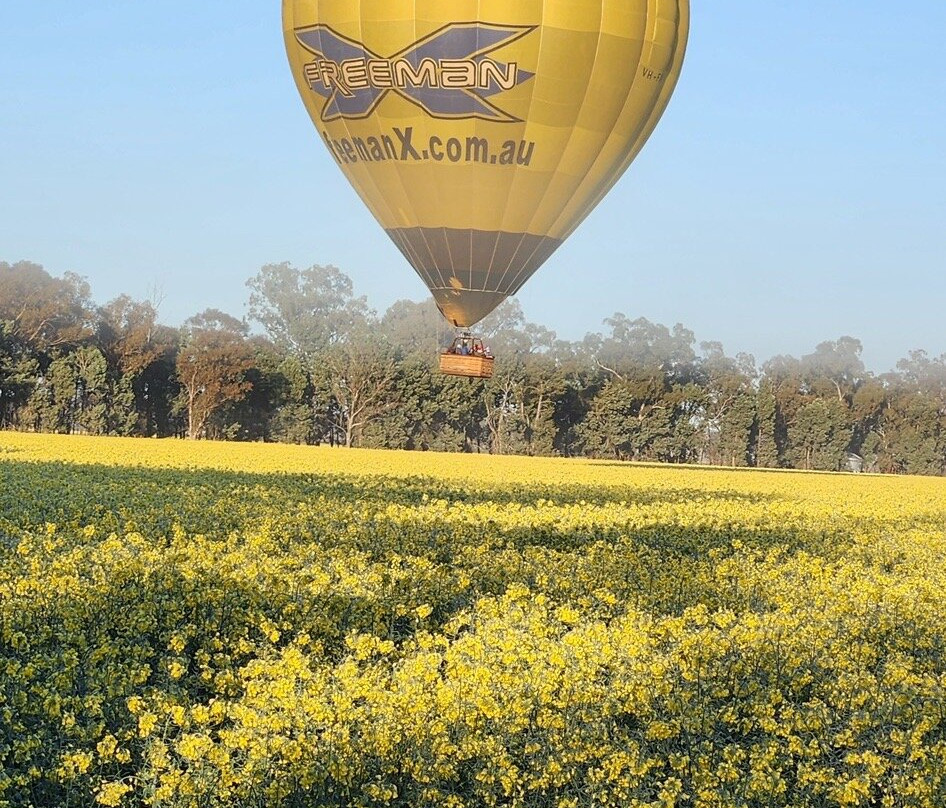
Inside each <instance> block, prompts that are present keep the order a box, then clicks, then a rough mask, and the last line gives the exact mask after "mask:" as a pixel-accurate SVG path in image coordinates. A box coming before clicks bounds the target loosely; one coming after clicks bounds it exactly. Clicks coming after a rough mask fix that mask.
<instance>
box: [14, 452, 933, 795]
mask: <svg viewBox="0 0 946 808" xmlns="http://www.w3.org/2000/svg"><path fill="white" fill-rule="evenodd" d="M0 553H2V564H0V764H2V765H0V806H95V805H105V806H120V805H122V806H161V807H167V808H184V806H187V807H188V808H198V806H200V807H204V806H206V807H208V808H210V807H211V806H213V807H214V808H216V807H218V806H219V807H220V808H223V806H228V807H229V806H253V807H254V808H255V807H259V808H263V807H264V806H265V807H266V808H269V806H275V807H277V808H281V807H282V806H293V807H297V808H303V806H305V807H306V808H308V807H309V806H312V807H313V808H315V807H317V806H365V807H367V806H372V807H373V806H379V807H380V806H403V808H421V807H422V806H423V807H425V808H426V807H428V806H429V808H434V806H437V807H438V808H439V807H440V806H444V808H461V807H462V806H468V807H469V808H473V806H510V807H511V806H522V807H523V808H525V807H526V806H529V807H535V808H540V807H541V808H546V807H548V808H577V807H578V806H614V808H618V807H620V808H624V807H625V806H628V807H631V806H637V807H638V808H640V807H642V806H652V807H653V808H658V806H659V807H661V808H670V807H671V806H681V808H682V807H684V806H685V807H687V808H689V807H691V806H692V807H693V808H710V807H711V806H712V807H714V808H730V807H741V806H744V807H746V808H749V807H750V806H752V807H758V808H762V806H768V807H770V808H771V807H772V806H792V807H793V808H794V807H796V806H797V807H798V808H801V807H802V806H806V807H807V806H812V807H814V806H865V807H867V808H880V807H881V806H927V807H928V808H939V807H940V806H943V805H946V655H944V651H946V480H943V479H922V478H882V477H869V476H858V475H825V474H820V475H819V474H800V473H780V472H762V471H736V470H732V471H730V470H714V469H704V468H667V467H648V466H639V465H633V466H632V465H621V464H610V463H591V462H583V461H574V460H569V461H566V460H539V459H521V458H509V457H486V456H457V455H434V454H429V455H428V454H406V453H395V452H367V451H346V450H340V449H329V448H317V447H287V446H273V445H247V444H211V443H185V442H176V441H157V440H150V441H149V440H124V439H108V438H106V439H95V438H85V437H64V436H35V435H21V434H9V433H0Z"/></svg>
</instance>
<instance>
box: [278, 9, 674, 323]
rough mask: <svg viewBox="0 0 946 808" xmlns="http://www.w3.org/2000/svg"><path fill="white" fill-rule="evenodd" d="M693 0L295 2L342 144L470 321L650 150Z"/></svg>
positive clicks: (291, 38)
mask: <svg viewBox="0 0 946 808" xmlns="http://www.w3.org/2000/svg"><path fill="white" fill-rule="evenodd" d="M688 26H689V5H688V0H515V2H513V0H283V28H284V32H285V38H286V48H287V51H288V54H289V62H290V65H291V67H292V72H293V75H294V77H295V80H296V84H297V85H298V87H299V92H300V93H301V94H302V98H303V100H304V102H305V105H306V108H307V109H308V111H309V114H310V115H311V116H312V120H313V121H314V122H315V125H316V127H317V128H318V131H319V133H320V135H321V137H322V139H323V141H324V143H325V146H326V147H327V148H328V150H329V153H330V154H331V155H332V157H333V158H334V159H335V161H336V162H337V163H338V164H339V166H340V167H341V169H342V171H343V172H344V173H345V175H346V176H347V177H348V179H349V180H350V181H351V183H352V185H353V186H354V187H355V189H356V190H357V191H358V193H359V195H360V196H361V198H362V199H363V200H364V202H365V204H366V205H367V206H368V208H369V209H370V210H371V212H372V213H373V214H374V216H375V218H377V220H378V221H379V222H380V223H381V225H382V226H383V227H384V228H385V230H386V231H387V233H388V235H390V237H391V238H392V239H393V240H394V242H395V244H397V246H398V247H399V248H400V250H401V252H402V253H403V254H404V256H405V257H406V258H407V260H408V261H410V263H411V265H412V266H413V267H414V269H416V270H417V272H418V274H419V275H420V276H421V278H422V279H423V280H424V282H425V283H426V284H427V286H428V287H429V288H430V291H431V293H432V294H433V296H434V299H435V300H436V301H437V304H438V306H439V307H440V310H441V311H442V312H443V313H444V316H445V317H446V318H447V319H448V320H449V321H450V322H452V323H453V324H454V325H456V326H464V327H465V326H471V325H473V324H474V323H476V322H477V321H478V320H480V319H482V318H483V317H485V316H486V315H487V314H489V312H490V311H492V310H493V309H494V308H495V307H496V306H497V305H499V304H500V303H501V302H502V301H503V300H504V299H505V298H506V297H507V296H509V295H512V294H515V293H516V291H517V290H518V289H519V287H521V286H522V284H523V283H525V281H526V280H527V279H528V278H529V277H530V276H531V275H532V274H533V273H534V272H535V271H536V270H537V269H538V268H539V266H541V265H542V263H543V262H544V261H545V260H546V259H547V258H548V257H549V256H550V255H551V254H552V253H553V252H554V251H555V249H556V248H557V247H558V246H559V245H560V244H561V243H562V241H563V240H564V239H565V238H566V237H567V236H568V235H569V234H570V233H571V232H572V231H573V230H574V229H575V228H576V227H577V226H578V224H579V223H580V222H581V221H582V220H583V219H584V218H585V216H587V215H588V213H589V212H590V211H591V209H592V208H593V207H594V206H595V205H596V204H597V203H598V201H599V200H600V199H601V198H602V197H603V196H604V195H605V194H606V193H607V192H608V190H609V189H610V188H611V186H613V185H614V183H615V182H616V181H617V180H618V178H619V177H620V176H621V174H622V173H623V172H624V170H625V169H626V168H627V167H628V165H630V163H631V161H632V160H633V159H634V157H635V156H636V155H637V153H638V152H639V151H640V149H641V147H642V146H643V145H644V143H645V141H646V140H647V138H648V137H649V135H650V133H651V132H652V131H653V129H654V127H655V126H656V124H657V121H658V119H659V118H660V116H661V114H662V113H663V111H664V109H665V108H666V106H667V102H668V101H669V99H670V95H671V93H672V92H673V88H674V86H675V84H676V81H677V78H678V76H679V74H680V68H681V66H682V63H683V54H684V50H685V47H686V39H687V32H688Z"/></svg>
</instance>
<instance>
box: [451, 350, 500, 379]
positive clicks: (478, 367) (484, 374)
mask: <svg viewBox="0 0 946 808" xmlns="http://www.w3.org/2000/svg"><path fill="white" fill-rule="evenodd" d="M440 372H441V373H446V374H447V375H449V376H468V377H469V378H471V379H489V378H490V377H492V375H493V358H492V357H491V356H475V355H474V356H461V355H460V354H451V353H442V354H440Z"/></svg>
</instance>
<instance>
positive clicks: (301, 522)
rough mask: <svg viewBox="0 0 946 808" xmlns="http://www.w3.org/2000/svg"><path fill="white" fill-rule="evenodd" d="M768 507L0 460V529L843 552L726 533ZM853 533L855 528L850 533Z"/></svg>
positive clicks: (403, 547) (695, 496) (367, 545)
mask: <svg viewBox="0 0 946 808" xmlns="http://www.w3.org/2000/svg"><path fill="white" fill-rule="evenodd" d="M436 500H444V501H446V502H447V503H451V504H454V503H463V504H468V505H475V504H477V503H490V504H493V505H495V506H498V507H499V508H500V509H503V508H506V512H504V513H503V514H501V517H502V518H500V517H499V516H498V517H496V518H494V519H492V520H491V519H490V518H489V515H488V514H487V515H486V516H484V517H483V518H473V517H470V516H469V515H467V517H466V518H465V519H464V518H458V519H457V518H454V515H453V514H452V513H448V512H447V511H446V510H444V509H440V510H438V509H437V508H430V507H425V506H426V505H429V504H430V502H431V501H436ZM779 501H780V497H778V496H777V495H774V494H761V493H743V492H739V491H734V490H724V491H713V490H706V489H700V488H695V487H694V488H677V487H664V488H661V487H647V488H640V487H637V486H634V485H631V484H629V485H627V486H608V487H594V486H588V485H579V484H559V485H549V484H535V483H530V482H510V483H508V484H503V485H501V486H500V485H477V483H476V481H475V480H471V481H470V484H469V485H467V484H466V483H465V482H463V481H451V480H443V479H434V478H426V477H408V478H395V477H381V476H378V477H353V476H344V475H328V474H295V473H293V474H288V473H279V474H273V473H263V474H257V473H252V472H233V471H219V470H208V469H155V468H141V467H114V466H102V465H94V464H72V465H67V464H62V463H52V462H18V461H15V460H10V459H2V460H0V533H3V532H7V533H9V531H10V529H13V528H19V529H27V528H33V529H35V528H37V527H39V526H42V525H43V523H46V522H50V523H55V524H57V525H60V526H72V527H75V528H81V527H84V526H85V525H90V524H94V525H96V526H97V527H98V528H99V529H100V534H101V533H102V532H105V533H107V532H116V533H128V532H140V533H142V534H143V535H145V536H148V537H150V538H154V539H159V538H166V537H168V536H169V535H170V534H171V533H172V531H173V530H175V529H181V530H183V531H185V532H186V533H188V534H191V535H195V534H203V535H206V536H208V537H210V538H214V539H216V538H219V539H225V538H226V537H227V536H228V535H229V534H233V533H241V532H245V531H253V530H257V529H259V528H260V526H261V525H263V524H265V525H266V526H267V529H268V530H269V532H270V534H272V535H274V536H276V537H280V538H281V540H282V541H283V543H285V544H290V543H292V544H296V543H306V542H308V543H311V542H317V543H318V544H320V545H324V546H342V545H344V546H350V547H352V549H357V550H359V551H362V552H366V553H368V554H369V555H370V556H372V557H379V556H383V555H385V554H386V553H389V552H391V551H392V550H393V551H397V552H401V553H412V554H417V555H423V556H427V557H431V558H432V559H435V560H437V561H439V562H446V561H448V559H449V558H452V557H453V555H454V554H455V551H456V548H457V547H469V546H480V545H484V544H485V545H487V546H490V547H496V548H502V547H510V548H525V547H545V548H549V549H552V550H556V551H562V552H571V551H574V550H576V549H578V548H580V547H582V546H585V545H591V544H594V543H596V542H599V543H601V542H603V543H605V544H616V543H620V542H627V541H633V542H635V543H638V544H641V545H643V546H647V547H650V548H653V549H654V550H657V551H660V552H661V553H664V554H668V553H670V554H675V555H684V556H699V555H701V554H704V553H706V552H708V551H709V550H711V549H718V550H723V551H728V550H729V548H730V547H731V545H732V543H733V541H735V540H739V541H740V542H742V543H743V544H747V545H749V546H752V547H759V548H770V547H780V548H782V549H784V550H786V551H789V552H792V551H796V550H800V549H805V550H808V551H809V552H815V553H825V552H832V551H833V552H837V551H838V550H839V549H840V548H841V547H843V546H844V545H846V544H847V541H846V538H847V537H846V536H845V527H844V525H837V526H836V529H833V530H832V531H831V532H830V534H828V533H826V532H825V531H824V530H823V529H819V530H812V529H811V528H810V526H805V525H793V524H790V523H773V524H771V525H768V524H767V525H765V526H764V527H757V526H752V525H747V524H742V523H740V520H739V508H740V507H745V506H747V505H750V504H754V505H759V504H761V505H763V506H764V505H766V504H767V503H772V504H775V503H777V502H779ZM693 502H697V503H707V504H708V505H712V506H713V507H714V508H716V510H717V512H718V513H721V514H723V517H722V518H720V517H719V516H717V517H716V518H708V519H707V520H706V522H703V523H696V524H687V523H686V522H685V520H684V519H679V520H673V521H667V522H661V521H660V520H659V519H656V517H655V518H654V519H650V518H642V513H641V510H642V509H643V511H644V512H645V513H644V517H646V509H647V507H648V506H657V505H661V504H663V503H680V504H684V503H693ZM550 503H554V504H550ZM389 504H397V505H400V506H403V508H402V509H401V510H400V511H399V513H398V516H397V518H396V519H395V518H394V517H392V516H390V515H387V514H386V507H387V505H389ZM569 505H572V506H578V507H579V509H580V513H582V512H587V513H588V514H590V515H591V516H593V515H594V514H593V512H594V510H595V509H597V508H603V507H607V506H613V505H618V506H619V507H618V508H616V509H615V510H614V511H612V512H609V513H608V514H606V515H602V517H601V518H600V519H595V518H587V519H581V518H578V519H572V518H571V517H572V516H574V511H572V513H571V514H570V515H569V514H566V513H565V512H564V511H563V512H562V514H561V516H559V517H554V516H553V518H552V519H550V518H549V516H548V512H546V511H544V509H546V508H552V509H554V508H561V507H562V506H569ZM517 506H520V507H522V508H536V509H537V510H538V511H540V512H544V513H545V516H544V518H534V517H535V516H536V514H528V515H524V517H523V519H522V520H521V523H517V522H518V520H517V519H516V518H515V508H516V507H517ZM620 506H627V508H626V509H624V508H622V507H620ZM719 506H721V507H719ZM509 508H512V509H513V513H512V516H510V514H509V513H508V509H509ZM405 509H406V514H405ZM632 510H633V513H631V511H632ZM727 512H731V513H732V514H733V516H732V518H731V520H729V519H726V518H725V514H726V513H727ZM556 518H557V519H558V521H555V519H556ZM641 525H643V526H641ZM871 526H873V527H878V528H883V527H884V526H885V523H884V522H883V520H882V519H880V518H879V517H876V518H875V519H874V521H873V522H872V523H871V525H868V527H871ZM864 527H865V522H864V521H861V522H860V523H859V525H858V528H859V529H861V530H863V529H864ZM832 554H833V553H832Z"/></svg>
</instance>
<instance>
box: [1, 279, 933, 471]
mask: <svg viewBox="0 0 946 808" xmlns="http://www.w3.org/2000/svg"><path fill="white" fill-rule="evenodd" d="M247 285H248V287H249V290H250V293H249V301H248V302H249V314H250V319H251V320H252V321H255V322H256V323H258V324H259V325H260V326H261V327H262V329H263V330H264V331H265V332H266V333H265V336H262V335H259V334H257V335H253V334H251V333H250V331H249V328H248V327H247V325H246V324H245V323H243V322H242V321H240V320H238V319H236V318H234V317H232V316H230V315H228V314H225V313H224V312H219V311H215V310H208V311H205V312H203V313H201V314H198V315H196V316H194V317H192V318H191V319H190V320H188V321H187V322H186V323H185V326H184V327H183V328H180V329H178V328H169V327H168V326H166V325H163V324H161V323H160V322H159V320H158V311H157V307H156V306H155V305H154V304H153V303H151V302H147V301H136V300H133V299H132V298H130V297H128V296H126V295H121V296H119V297H117V298H115V299H114V300H112V301H109V302H108V303H106V304H105V305H103V306H98V307H96V306H95V305H94V304H93V303H92V301H91V297H90V291H89V288H88V285H87V284H86V283H85V281H83V280H82V279H81V278H79V277H77V276H75V275H70V274H67V275H64V276H63V277H61V278H56V277H53V276H51V275H50V274H49V273H47V272H46V271H45V270H44V269H43V268H42V267H40V266H38V265H36V264H32V263H29V262H20V263H18V264H7V263H0V428H7V429H9V428H13V429H23V430H37V431H50V432H70V433H75V432H82V433H91V434H113V435H155V436H178V437H185V436H191V437H213V438H226V439H235V440H270V441H284V442H292V443H321V442H328V443H333V444H337V445H341V446H370V447H390V448H401V449H411V450H418V451H426V450H432V451H452V452H492V453H515V454H527V455H551V454H559V455H565V456H584V457H590V458H609V459H617V460H639V461H658V462H675V463H681V462H688V463H703V464H714V465H725V466H759V467H773V468H774V467H782V468H799V469H822V470H845V469H848V468H863V469H864V470H867V471H879V472H885V473H916V474H944V473H946V356H941V357H931V356H928V355H927V354H926V353H925V352H923V351H915V352H913V353H911V354H910V355H909V356H908V357H906V358H905V359H903V360H902V361H901V362H900V363H898V366H897V369H896V370H895V371H893V372H890V373H886V374H883V375H874V374H872V373H870V372H869V371H868V370H867V369H866V368H865V367H864V364H863V361H862V360H861V350H862V347H861V343H860V341H858V340H857V339H855V338H853V337H850V336H841V337H839V338H837V339H835V340H827V341H823V342H821V343H819V344H817V345H816V347H815V348H814V350H813V351H812V352H811V353H809V354H805V355H803V356H802V357H801V358H795V357H791V356H777V357H774V358H772V359H770V360H768V361H767V362H764V363H763V364H762V365H761V367H758V368H757V366H756V363H755V360H754V359H753V358H752V357H751V356H746V355H738V356H735V357H731V356H728V355H727V354H726V352H725V351H724V349H723V346H722V345H721V344H719V343H717V342H704V343H701V344H700V346H699V352H697V349H696V341H695V337H694V334H693V332H692V331H690V330H689V329H687V328H686V327H684V326H683V325H680V324H677V325H675V326H674V327H672V328H669V327H667V326H664V325H661V324H659V323H652V322H650V321H649V320H647V319H645V318H637V319H632V318H630V317H628V316H627V315H625V314H623V313H621V312H616V313H615V314H614V315H612V316H611V317H609V318H607V319H606V320H605V321H604V326H605V328H604V330H603V331H602V332H601V333H591V334H588V335H587V336H586V337H585V338H584V339H582V340H580V341H577V342H568V341H564V340H560V339H558V338H557V337H556V335H555V333H554V332H552V331H550V330H549V329H547V328H545V327H544V326H542V325H540V324H537V323H531V322H529V321H528V320H527V319H526V317H525V314H524V312H523V311H522V308H521V306H520V304H519V303H518V302H517V301H515V300H508V301H506V302H505V303H503V304H502V305H501V306H499V307H498V308H497V309H496V310H495V311H494V312H493V313H492V314H491V315H490V316H489V317H487V318H486V319H485V320H484V321H483V322H482V323H480V324H479V326H478V328H477V331H478V332H479V333H480V334H481V335H482V336H483V338H484V339H485V340H486V342H487V344H488V345H489V346H490V347H491V349H492V351H493V353H494V354H495V355H496V363H495V373H494V375H493V377H492V378H491V379H489V380H485V381H484V380H472V379H463V378H457V377H452V376H443V375H441V374H440V373H439V372H438V370H437V355H438V352H439V350H440V349H442V348H443V347H444V346H446V345H447V344H448V343H449V341H450V340H451V339H452V336H453V330H452V329H450V328H449V327H447V325H446V323H445V321H444V319H443V317H442V316H441V315H440V313H439V312H438V311H437V307H436V305H435V304H434V302H433V300H432V299H427V300H424V301H421V302H414V301H410V300H401V301H397V302H396V303H394V304H393V305H392V306H390V307H389V308H388V309H387V311H385V312H384V313H383V315H381V316H380V317H379V316H378V315H376V314H375V312H373V311H372V310H371V309H370V308H369V306H368V302H367V300H366V299H365V298H364V297H358V296H356V295H355V294H354V290H353V286H352V283H351V280H350V278H348V277H347V276H346V275H345V274H344V273H343V272H342V271H341V270H339V269H337V268H336V267H333V266H319V265H313V266H310V267H308V268H306V269H298V268H296V267H294V266H292V265H291V264H288V263H282V264H269V265H266V266H264V267H262V268H261V269H260V271H259V272H258V273H257V274H256V275H255V276H254V277H253V278H251V279H250V280H249V281H248V284H247Z"/></svg>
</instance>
